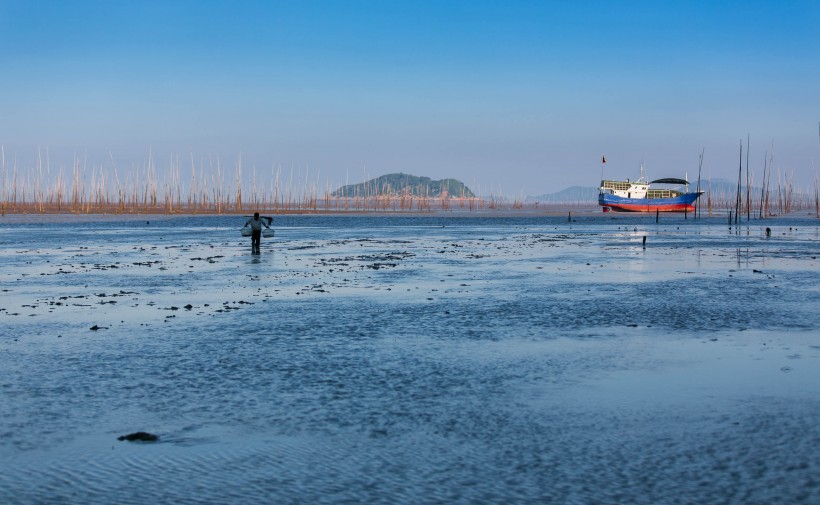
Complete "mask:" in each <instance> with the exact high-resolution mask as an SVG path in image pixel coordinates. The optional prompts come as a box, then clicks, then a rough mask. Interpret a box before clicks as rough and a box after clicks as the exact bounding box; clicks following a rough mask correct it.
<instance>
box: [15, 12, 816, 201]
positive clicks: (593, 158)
mask: <svg viewBox="0 0 820 505" xmlns="http://www.w3.org/2000/svg"><path fill="white" fill-rule="evenodd" d="M818 26H820V2H817V1H816V0H814V1H795V2H789V1H785V2H768V1H766V2H760V1H746V2H735V1H728V2H711V1H710V2H699V1H690V2H642V1H634V2H619V1H611V2H603V1H588V2H585V1H533V2H530V1H521V2H510V1H498V2H494V1H487V2H482V1H477V0H474V1H464V2H460V1H429V2H423V1H409V0H408V1H403V2H399V1H388V0H382V1H359V0H350V1H335V2H333V1H309V0H307V1H283V2H273V1H272V2H228V1H225V2H217V1H190V2H172V1H157V2H150V1H149V2H117V1H113V2H112V1H92V0H87V1H76V2H71V1H56V0H55V1H9V0H0V69H2V79H0V143H2V144H3V145H4V146H5V149H6V153H7V157H8V156H9V153H15V154H16V155H17V156H18V160H19V163H21V164H22V163H25V160H26V159H32V158H33V156H34V155H35V154H36V150H37V148H38V147H40V148H41V149H44V148H46V147H47V148H48V150H49V157H50V159H51V163H52V164H55V165H57V164H61V163H62V164H65V165H67V166H70V165H71V163H72V161H71V160H72V156H73V154H74V153H75V152H82V153H84V155H85V154H87V155H88V156H90V157H92V158H95V159H99V160H100V161H99V162H100V163H101V164H104V163H105V160H108V159H109V156H113V157H114V158H115V159H116V160H117V163H118V164H119V165H120V166H129V164H132V165H133V164H139V163H142V162H143V160H144V159H145V157H146V156H147V153H148V151H149V149H150V150H151V152H152V153H153V155H154V157H155V159H156V160H157V166H158V167H159V168H160V169H161V168H162V167H163V166H165V165H164V164H163V159H165V158H168V159H170V156H171V155H172V154H177V155H180V156H182V157H183V158H187V157H189V156H190V153H194V156H195V157H196V158H197V159H200V158H201V157H202V156H208V155H210V156H219V157H220V159H221V160H222V162H223V163H224V164H226V165H232V164H233V163H234V162H235V160H236V159H237V157H238V155H239V154H240V153H241V156H242V163H243V167H251V166H254V167H257V168H258V169H259V170H260V172H262V173H265V172H266V171H269V170H270V169H271V167H274V166H283V167H288V168H289V167H292V166H295V167H299V168H300V169H305V170H306V171H310V173H312V174H315V176H316V177H318V178H319V179H320V180H321V181H322V182H321V183H322V185H324V184H325V183H326V181H327V182H328V183H330V184H331V185H334V184H338V183H344V182H345V181H346V180H349V181H350V182H358V181H360V180H361V179H362V178H363V177H365V176H378V175H382V174H386V173H391V172H399V171H402V172H406V173H413V174H417V175H425V176H429V177H432V178H434V179H438V178H444V177H454V178H458V179H461V180H463V181H464V182H466V183H467V184H468V185H471V186H474V187H476V186H477V187H478V189H479V190H481V191H482V192H488V191H492V192H495V193H503V194H506V195H513V196H514V195H518V194H522V193H523V194H530V195H534V194H540V193H545V192H551V191H555V190H559V189H563V188H564V187H567V186H571V185H582V186H595V185H597V183H598V179H599V177H600V171H601V164H600V158H601V156H602V155H606V157H607V164H606V172H607V175H608V176H611V177H632V178H634V177H635V176H637V173H638V170H639V165H640V164H641V162H643V164H644V165H645V167H646V170H647V175H648V176H650V177H652V178H656V177H665V176H674V177H680V176H683V175H685V174H686V173H688V175H689V177H690V179H692V178H695V177H696V175H697V174H696V172H697V166H698V156H699V154H700V152H701V150H702V149H704V150H705V156H704V175H709V174H711V176H712V177H725V178H729V179H732V178H733V177H736V174H737V166H738V147H739V143H740V140H741V139H744V140H745V139H746V136H747V134H749V135H750V136H751V150H750V155H751V166H752V168H753V169H754V170H756V171H757V173H758V174H759V173H760V171H761V170H762V165H763V160H764V157H765V155H766V152H768V151H771V150H772V147H773V148H774V162H775V167H776V168H779V169H781V170H782V171H783V172H784V173H785V172H789V173H791V172H793V173H794V178H795V182H797V183H798V184H801V185H805V186H808V185H810V184H811V183H812V182H813V180H814V174H815V171H816V170H818V169H820V140H818V121H820V85H819V83H820V30H818ZM109 152H110V153H111V154H110V155H109ZM243 170H248V169H247V168H243Z"/></svg>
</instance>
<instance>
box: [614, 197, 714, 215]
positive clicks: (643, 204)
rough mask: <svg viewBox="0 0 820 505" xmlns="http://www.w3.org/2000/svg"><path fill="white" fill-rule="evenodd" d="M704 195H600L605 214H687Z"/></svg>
mask: <svg viewBox="0 0 820 505" xmlns="http://www.w3.org/2000/svg"><path fill="white" fill-rule="evenodd" d="M702 194H703V193H685V194H683V195H679V196H674V197H671V198H623V197H620V196H615V195H611V194H606V193H601V194H599V195H598V204H599V205H600V206H602V207H603V208H604V212H607V211H610V210H612V211H615V212H686V211H694V210H695V201H696V200H697V199H698V198H699V197H700V195H702Z"/></svg>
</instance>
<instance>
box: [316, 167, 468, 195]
mask: <svg viewBox="0 0 820 505" xmlns="http://www.w3.org/2000/svg"><path fill="white" fill-rule="evenodd" d="M374 195H408V196H414V197H425V198H439V197H443V198H475V194H474V193H473V192H472V191H471V190H470V188H468V187H467V186H466V185H465V184H464V183H463V182H461V181H459V180H458V179H441V180H438V181H434V180H432V179H430V178H429V177H419V176H416V175H410V174H403V173H398V174H387V175H382V176H380V177H376V178H375V179H370V180H369V181H365V182H362V183H359V184H348V185H347V186H342V187H341V188H339V189H337V190H336V191H334V192H333V193H331V196H334V197H343V198H354V197H362V196H374Z"/></svg>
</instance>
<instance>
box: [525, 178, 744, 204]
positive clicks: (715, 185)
mask: <svg viewBox="0 0 820 505" xmlns="http://www.w3.org/2000/svg"><path fill="white" fill-rule="evenodd" d="M700 183H701V191H711V192H712V193H715V194H724V195H733V194H735V192H736V191H737V182H730V181H728V180H726V179H712V181H711V183H710V181H706V180H701V181H700ZM743 184H744V187H743V190H744V191H745V190H746V187H745V181H744V183H743ZM696 189H697V181H695V182H690V184H689V190H690V191H695V190H696ZM752 191H754V192H757V193H759V192H760V188H759V187H758V188H752ZM527 201H530V202H543V203H587V202H597V201H598V188H597V187H588V186H571V187H569V188H566V189H562V190H561V191H558V192H556V193H546V194H543V195H538V196H528V197H527Z"/></svg>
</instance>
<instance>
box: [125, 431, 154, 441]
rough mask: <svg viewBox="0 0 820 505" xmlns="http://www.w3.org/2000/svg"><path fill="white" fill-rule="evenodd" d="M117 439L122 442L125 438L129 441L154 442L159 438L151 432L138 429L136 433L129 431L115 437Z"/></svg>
mask: <svg viewBox="0 0 820 505" xmlns="http://www.w3.org/2000/svg"><path fill="white" fill-rule="evenodd" d="M117 440H119V441H120V442H122V441H123V440H127V441H129V442H156V441H157V440H159V436H157V435H154V434H153V433H146V432H144V431H138V432H136V433H129V434H128V435H122V436H120V437H117Z"/></svg>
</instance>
